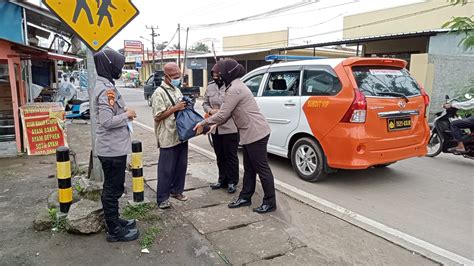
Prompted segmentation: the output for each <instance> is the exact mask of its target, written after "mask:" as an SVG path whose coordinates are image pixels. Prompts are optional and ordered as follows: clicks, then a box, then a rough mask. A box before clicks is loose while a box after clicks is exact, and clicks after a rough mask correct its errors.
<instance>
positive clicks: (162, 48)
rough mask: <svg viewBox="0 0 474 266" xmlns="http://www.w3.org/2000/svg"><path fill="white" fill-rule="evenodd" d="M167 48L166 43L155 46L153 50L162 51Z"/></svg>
mask: <svg viewBox="0 0 474 266" xmlns="http://www.w3.org/2000/svg"><path fill="white" fill-rule="evenodd" d="M167 46H168V42H162V43H159V44H157V45H156V47H155V49H156V50H158V51H162V50H164V49H165V48H166V47H167Z"/></svg>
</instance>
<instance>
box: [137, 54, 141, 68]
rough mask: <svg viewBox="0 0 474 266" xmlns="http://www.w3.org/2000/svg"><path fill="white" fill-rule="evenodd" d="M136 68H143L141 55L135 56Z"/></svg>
mask: <svg viewBox="0 0 474 266" xmlns="http://www.w3.org/2000/svg"><path fill="white" fill-rule="evenodd" d="M135 68H142V59H141V58H140V57H139V56H137V57H135Z"/></svg>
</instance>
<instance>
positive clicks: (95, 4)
mask: <svg viewBox="0 0 474 266" xmlns="http://www.w3.org/2000/svg"><path fill="white" fill-rule="evenodd" d="M42 1H43V3H44V4H45V5H46V6H47V7H48V8H49V9H50V10H51V11H52V12H53V13H54V14H55V15H56V16H58V17H59V18H60V19H61V20H62V21H63V22H64V23H66V24H67V25H68V26H69V27H71V29H73V30H74V32H75V33H76V34H77V36H78V37H79V38H80V39H81V40H82V41H83V42H84V44H86V45H87V46H88V47H89V48H90V49H91V50H93V51H99V50H100V49H102V48H103V47H104V46H105V45H106V44H107V42H108V41H110V39H112V38H113V37H114V36H115V35H117V33H119V32H120V30H122V29H123V28H124V27H125V26H126V25H127V24H128V23H129V22H130V21H131V20H132V19H134V18H135V17H136V16H137V15H138V13H139V12H138V9H137V8H136V7H135V6H134V5H133V3H132V2H131V0H76V1H72V0H42Z"/></svg>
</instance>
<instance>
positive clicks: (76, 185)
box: [74, 182, 84, 193]
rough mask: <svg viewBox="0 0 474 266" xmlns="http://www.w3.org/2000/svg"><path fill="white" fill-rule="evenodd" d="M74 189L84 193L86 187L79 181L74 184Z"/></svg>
mask: <svg viewBox="0 0 474 266" xmlns="http://www.w3.org/2000/svg"><path fill="white" fill-rule="evenodd" d="M74 189H75V190H76V191H77V192H79V193H83V192H84V188H82V187H81V185H80V184H79V182H77V184H75V185H74Z"/></svg>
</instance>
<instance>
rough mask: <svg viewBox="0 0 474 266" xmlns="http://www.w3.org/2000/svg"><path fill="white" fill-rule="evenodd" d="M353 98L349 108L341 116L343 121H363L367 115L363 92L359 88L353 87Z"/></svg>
mask: <svg viewBox="0 0 474 266" xmlns="http://www.w3.org/2000/svg"><path fill="white" fill-rule="evenodd" d="M354 93H355V96H354V100H353V101H352V104H351V106H350V107H349V110H347V112H346V114H345V115H344V117H343V118H342V120H341V122H344V123H365V118H366V116H367V100H366V99H365V96H364V94H362V92H360V91H359V89H354Z"/></svg>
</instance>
